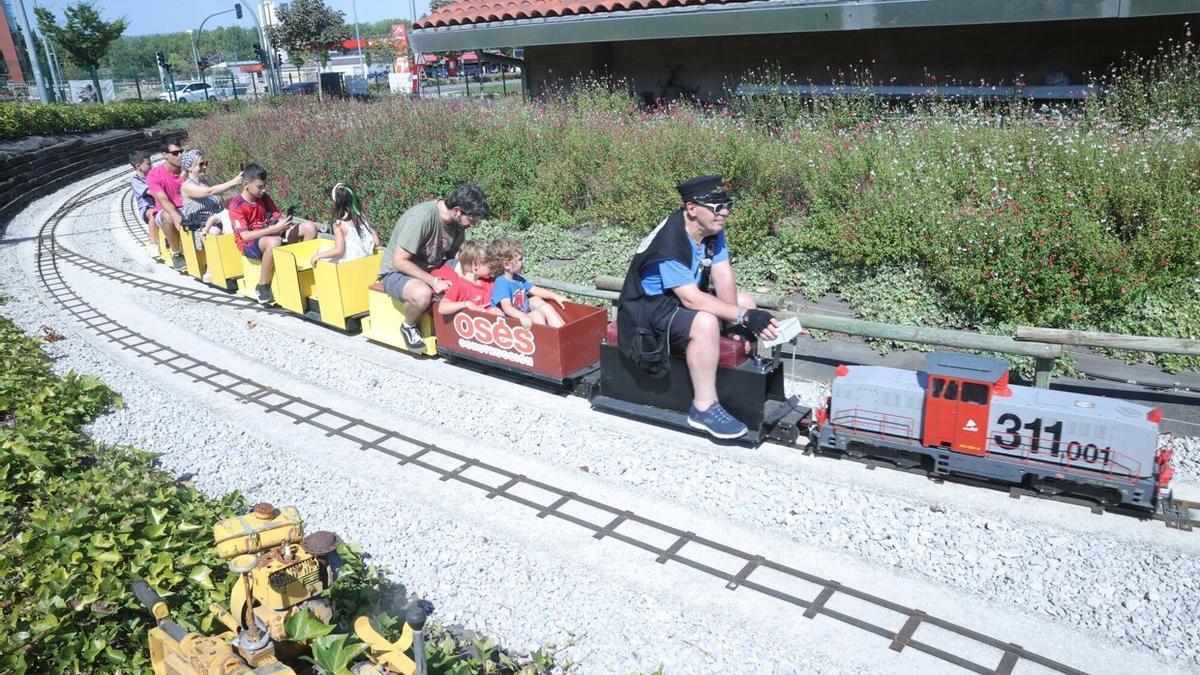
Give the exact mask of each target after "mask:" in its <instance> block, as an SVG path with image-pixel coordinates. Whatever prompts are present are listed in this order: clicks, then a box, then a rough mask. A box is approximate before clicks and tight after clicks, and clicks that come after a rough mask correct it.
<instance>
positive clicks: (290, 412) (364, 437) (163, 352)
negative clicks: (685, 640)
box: [36, 178, 1083, 673]
mask: <svg viewBox="0 0 1200 675" xmlns="http://www.w3.org/2000/svg"><path fill="white" fill-rule="evenodd" d="M114 180H115V179H111V178H109V179H103V180H100V181H97V182H94V183H92V184H90V185H88V186H86V187H84V188H82V189H80V190H79V191H78V192H77V193H76V194H75V195H74V196H72V197H71V198H70V199H69V200H68V201H67V202H66V203H64V204H63V205H62V206H61V207H60V208H59V209H58V210H56V211H55V212H54V213H53V214H52V215H51V216H50V217H49V218H48V219H47V221H46V222H45V223H44V224H43V225H42V227H41V229H40V231H39V234H38V241H37V256H36V265H37V274H38V277H39V279H40V282H41V284H42V285H43V287H44V288H45V289H46V291H47V292H48V293H49V295H50V297H51V298H52V299H53V300H54V302H55V303H56V304H57V305H58V306H59V307H61V308H62V309H63V310H65V311H66V312H67V313H68V314H70V315H71V316H72V317H73V318H74V319H76V320H77V321H79V322H80V323H82V324H83V325H85V326H87V327H88V328H89V329H90V330H92V331H93V332H94V333H95V334H96V335H98V336H100V337H103V338H104V339H106V340H108V341H109V342H112V343H114V344H116V345H118V346H119V347H120V348H122V349H125V350H129V351H132V352H134V353H135V354H137V355H138V356H142V357H145V358H146V359H148V360H149V361H150V362H151V363H153V364H155V365H156V366H161V367H164V368H167V369H169V370H171V371H172V372H174V373H176V374H179V375H182V376H186V377H188V378H190V379H191V380H193V381H194V382H202V383H205V384H207V385H209V386H211V387H212V388H213V390H214V391H216V392H218V393H219V394H222V395H227V396H230V397H233V398H234V399H236V400H237V401H238V402H240V403H242V404H245V405H252V406H257V407H259V408H261V409H262V412H264V413H269V414H279V415H282V416H285V417H287V418H290V419H291V420H292V422H293V423H294V424H297V425H306V426H310V427H314V428H316V429H319V430H321V431H323V432H324V434H325V435H326V436H330V437H334V436H336V437H340V438H343V439H347V440H350V441H353V442H354V443H357V444H358V445H359V447H360V448H361V449H362V450H373V451H375V452H379V453H381V454H384V455H387V456H389V457H391V458H394V459H395V460H397V462H398V463H399V464H401V465H412V466H416V467H420V468H422V469H425V470H427V471H430V472H433V473H435V474H437V475H438V476H439V478H440V480H442V481H456V482H458V483H461V484H464V485H468V486H470V487H473V488H476V489H477V490H479V491H480V492H481V493H482V494H483V496H484V498H485V499H496V498H502V499H506V500H509V501H512V502H514V503H517V504H519V505H522V506H524V507H527V508H528V509H529V510H530V511H532V512H533V513H534V514H535V516H536V517H538V518H547V517H552V518H557V519H560V520H563V521H565V522H568V523H571V524H574V525H577V526H579V527H580V528H582V529H584V530H586V531H588V532H589V533H590V534H591V536H592V537H593V538H595V539H602V538H610V539H614V540H617V541H620V542H622V543H625V544H628V545H629V546H632V547H634V548H637V549H640V550H643V551H646V552H649V553H651V554H653V555H654V556H655V562H657V563H659V564H667V563H676V564H679V565H683V566H686V567H689V568H692V569H695V570H699V571H701V572H704V573H706V574H708V575H710V576H712V577H714V578H716V579H718V580H720V581H723V582H725V587H726V588H727V589H729V590H736V589H738V588H746V589H748V590H751V591H755V592H757V593H762V594H764V595H767V596H770V597H772V598H775V599H778V600H782V601H784V602H786V603H789V604H791V605H793V606H795V607H797V608H798V609H801V610H803V612H802V613H801V616H803V617H804V618H808V619H812V618H815V617H817V616H825V617H828V618H830V619H834V620H836V621H840V622H842V623H845V624H848V625H850V626H853V627H855V628H858V629H860V630H862V631H865V632H867V633H869V634H872V635H876V636H879V637H880V638H883V639H885V640H888V641H890V647H891V649H892V650H894V651H897V652H899V651H902V650H904V649H906V648H911V649H915V650H918V651H921V652H924V653H926V654H929V655H931V656H933V657H935V658H938V659H940V660H942V661H944V662H946V663H947V664H952V665H954V666H957V667H959V668H962V669H964V670H967V671H970V672H977V673H1009V672H1012V671H1013V670H1014V668H1016V667H1018V666H1021V665H1024V666H1028V665H1031V664H1036V665H1038V666H1041V667H1042V668H1045V669H1049V670H1051V671H1054V672H1061V673H1081V672H1083V671H1080V670H1077V669H1075V668H1072V667H1071V666H1069V665H1066V664H1063V663H1060V662H1058V661H1054V660H1052V659H1049V658H1046V657H1044V656H1041V655H1039V654H1036V653H1034V652H1031V651H1029V650H1027V649H1024V648H1022V647H1020V646H1018V645H1015V644H1011V643H1008V642H1005V641H1004V640H1002V639H1000V638H998V637H994V636H991V635H987V634H985V633H981V632H978V631H975V630H972V629H970V628H967V627H965V626H961V625H958V624H954V623H951V622H949V621H945V620H943V619H940V618H938V617H936V616H931V615H928V614H926V613H925V612H922V611H921V610H918V609H915V608H912V607H907V606H904V605H900V604H898V603H894V602H891V601H889V600H887V599H885V598H881V597H878V596H875V595H872V594H870V593H866V592H864V591H861V590H858V589H855V588H850V587H847V586H844V585H842V584H840V583H838V582H837V581H834V580H831V579H826V578H822V577H819V576H816V575H813V574H809V573H807V572H805V571H803V570H799V569H796V568H793V567H790V566H788V565H784V564H782V563H780V562H777V561H774V560H770V559H767V558H765V557H763V556H760V555H755V554H752V553H750V552H747V551H742V550H739V549H737V548H734V547H731V546H728V545H725V544H723V543H721V542H718V541H714V540H712V539H708V538H706V537H703V536H701V535H698V534H695V533H693V532H690V531H684V530H681V529H679V528H676V527H673V526H671V525H669V524H667V523H663V522H659V521H656V520H654V519H651V518H647V517H645V516H642V515H638V514H635V513H633V512H630V511H628V510H625V509H622V508H621V507H619V506H616V505H612V504H607V503H604V502H601V501H598V500H595V499H591V498H589V497H587V496H584V495H580V494H576V493H575V492H570V491H565V490H562V489H560V488H558V487H556V486H554V485H550V484H547V483H544V482H541V481H538V480H536V479H534V478H530V477H528V476H525V475H522V474H518V473H514V472H511V471H509V470H506V469H505V468H503V467H500V466H495V465H492V464H488V463H485V462H482V461H480V460H478V459H475V458H472V457H468V456H466V455H462V454H460V453H457V452H453V451H450V450H447V449H445V448H442V447H439V446H438V445H436V444H432V443H428V442H425V441H423V440H420V439H416V438H413V437H410V436H407V435H405V434H403V433H400V432H397V431H394V430H391V429H387V428H384V427H381V426H379V425H376V424H372V423H368V422H365V421H363V420H361V419H357V418H354V417H351V416H348V415H345V414H344V413H341V412H340V411H338V410H335V409H332V408H329V407H326V406H322V405H320V404H318V403H315V402H311V401H307V400H305V399H303V398H300V397H298V396H295V395H292V394H289V393H288V392H285V391H281V390H278V389H275V388H273V387H271V386H269V385H267V384H264V383H260V382H257V381H254V380H251V379H248V378H245V377H242V376H240V375H238V374H236V373H233V372H230V371H229V370H226V369H223V368H217V367H213V366H211V365H209V364H207V363H205V362H203V361H200V360H198V359H195V358H193V357H192V356H190V355H188V354H185V353H182V352H180V351H178V350H176V349H174V348H172V347H170V346H168V345H165V344H162V343H160V342H158V341H155V340H153V339H150V338H148V337H146V336H144V335H142V334H140V333H138V332H136V331H134V330H132V329H130V328H127V327H126V326H124V325H122V324H121V323H119V322H117V321H115V320H113V319H112V318H110V317H108V316H106V315H104V314H103V313H101V312H100V311H98V310H97V309H95V308H94V307H93V306H92V305H91V304H90V303H88V302H87V301H86V300H85V299H83V298H82V297H80V296H79V295H78V294H77V293H76V292H75V290H74V289H73V288H72V287H71V286H70V285H69V284H67V283H66V282H65V280H64V279H63V276H62V272H61V270H60V265H61V264H62V263H67V264H71V265H76V266H78V267H80V268H82V269H85V270H88V271H91V272H94V273H97V274H101V275H104V276H106V277H109V278H112V279H115V280H117V281H120V282H122V283H127V284H131V285H135V286H139V287H143V288H146V289H147V290H153V291H156V292H161V293H169V294H172V295H178V296H180V297H184V298H188V299H191V300H196V301H200V302H209V303H214V304H224V305H235V306H238V307H245V308H257V309H260V310H262V311H278V310H266V309H263V308H261V307H258V306H257V305H255V304H254V303H252V302H250V301H248V300H244V299H241V298H237V297H234V296H229V295H227V294H225V293H221V292H217V291H205V290H197V289H192V288H185V287H182V286H174V285H169V284H161V283H159V282H157V281H154V280H150V279H147V278H145V277H140V276H137V275H133V274H129V273H126V272H122V271H120V270H114V269H113V268H111V267H108V266H106V265H103V264H101V263H98V262H96V261H94V260H91V259H89V258H86V257H84V256H82V255H79V254H76V253H73V252H71V251H69V250H67V249H65V248H64V247H63V246H61V245H60V244H59V243H58V242H57V240H56V238H55V232H56V229H57V227H58V225H59V224H60V223H61V222H63V221H64V220H65V219H66V218H67V217H68V216H69V215H70V214H71V213H72V212H73V211H74V210H76V209H78V208H79V207H81V206H83V205H84V204H87V203H89V202H90V201H94V200H98V199H102V198H104V197H107V196H110V195H112V194H114V193H116V192H119V191H121V189H122V188H123V186H120V185H118V186H116V187H111V184H112V183H113V182H114ZM125 212H127V210H124V209H123V213H125ZM126 219H127V221H128V216H126ZM127 226H128V222H127ZM131 231H132V232H135V233H136V232H137V230H136V229H131ZM468 472H469V473H470V475H466V474H468ZM522 487H526V488H534V489H535V490H536V491H540V492H542V493H546V494H548V495H551V496H552V498H551V499H549V500H548V501H546V502H541V501H538V500H534V499H530V498H527V497H523V496H521V495H519V494H517V490H519V489H520V488H522ZM526 492H528V490H526ZM570 504H580V505H585V506H587V507H590V508H591V510H593V511H597V512H600V513H602V514H604V516H603V517H602V518H600V519H589V518H583V517H579V516H576V515H572V514H570V513H567V512H566V511H565V510H564V507H566V506H568V505H570ZM627 525H636V526H639V527H637V528H636V530H637V531H638V532H639V533H644V532H646V531H647V530H649V531H650V532H652V533H653V534H654V535H657V536H656V537H647V536H645V535H644V534H642V535H637V534H633V533H631V532H630V530H632V529H635V528H632V527H627ZM623 527H624V529H622V528H623ZM663 535H665V537H666V540H670V541H672V542H673V543H671V544H670V545H669V546H666V547H662V546H659V545H656V544H654V543H652V542H651V541H650V539H656V540H664V536H663ZM711 552H717V553H720V554H724V555H725V556H730V557H733V558H735V559H738V560H740V561H741V568H740V570H739V571H737V572H736V573H730V572H728V571H724V570H721V569H718V568H716V567H713V566H711V565H708V564H706V563H704V562H702V559H704V557H705V554H707V553H711ZM760 570H767V571H771V572H774V574H773V575H771V576H772V577H773V578H775V577H779V576H780V575H782V576H783V578H784V579H785V580H786V581H788V582H793V583H790V584H783V583H773V582H768V581H765V580H764V581H760V580H758V579H756V578H755V576H756V573H757V572H759V571H760ZM763 576H766V575H764V574H758V577H759V578H761V577H763ZM796 581H800V582H805V583H807V584H809V585H810V587H814V588H815V589H816V591H815V594H814V595H813V596H812V597H809V598H802V597H798V596H797V595H794V594H792V593H789V592H787V591H784V590H782V589H783V587H785V585H786V587H789V588H794V587H796V584H795V583H794V582H796ZM839 594H840V595H844V596H848V597H850V598H853V599H855V600H857V601H859V603H865V604H866V605H868V606H869V608H870V609H872V610H876V611H873V612H863V613H862V614H861V615H858V616H856V615H855V614H852V613H848V612H843V611H838V610H834V609H831V608H830V607H829V606H828V602H829V601H830V600H831V599H832V598H834V596H835V595H839ZM880 609H882V610H886V611H888V612H891V613H893V614H894V615H896V616H897V617H898V620H897V622H896V624H897V625H891V626H888V625H880V624H879V623H873V622H872V621H870V620H868V619H866V618H864V616H878V611H877V610H880ZM924 625H928V626H933V627H936V628H938V629H941V630H944V631H948V632H950V633H953V634H954V635H956V636H958V637H959V638H961V639H962V640H964V641H966V642H967V643H972V644H971V645H969V646H970V647H972V648H971V649H969V650H968V651H970V652H971V653H978V651H979V650H978V647H979V646H985V647H988V648H991V649H992V650H995V651H994V653H996V654H997V655H998V661H997V662H996V663H994V664H992V665H985V664H981V663H978V662H976V661H973V660H971V659H969V658H966V657H964V656H961V655H959V654H955V653H952V652H950V651H947V650H944V649H941V648H938V647H935V646H933V645H932V644H929V643H926V642H922V641H921V639H919V637H920V636H919V631H920V629H921V627H922V626H924ZM1022 662H1025V663H1024V664H1022Z"/></svg>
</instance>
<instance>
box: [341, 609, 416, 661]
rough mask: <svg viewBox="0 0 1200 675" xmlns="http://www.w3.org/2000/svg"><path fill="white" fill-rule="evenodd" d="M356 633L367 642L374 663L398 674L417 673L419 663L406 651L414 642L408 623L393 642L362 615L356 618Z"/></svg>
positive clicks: (369, 655)
mask: <svg viewBox="0 0 1200 675" xmlns="http://www.w3.org/2000/svg"><path fill="white" fill-rule="evenodd" d="M354 634H355V635H357V636H358V639H359V640H362V641H363V642H364V643H366V645H367V658H369V659H370V660H371V662H372V663H374V664H376V665H379V666H382V667H383V668H385V669H386V672H387V673H395V674H396V675H413V674H414V673H416V671H417V664H416V663H415V662H414V661H413V660H412V659H411V658H410V657H409V656H408V654H405V653H404V652H406V651H408V649H409V648H410V647H412V643H413V629H412V626H410V625H408V623H404V629H403V630H401V631H400V638H399V639H398V640H396V641H395V642H392V641H390V640H388V639H387V638H385V637H383V635H381V634H380V633H379V631H377V630H375V626H372V625H371V619H370V618H369V617H366V616H360V617H358V618H357V619H355V620H354Z"/></svg>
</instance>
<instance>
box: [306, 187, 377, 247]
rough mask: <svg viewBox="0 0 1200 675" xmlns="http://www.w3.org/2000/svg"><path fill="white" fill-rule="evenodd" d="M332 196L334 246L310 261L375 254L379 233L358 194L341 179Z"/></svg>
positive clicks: (331, 192)
mask: <svg viewBox="0 0 1200 675" xmlns="http://www.w3.org/2000/svg"><path fill="white" fill-rule="evenodd" d="M329 196H330V198H331V199H333V247H332V248H323V249H321V250H320V251H317V253H316V255H314V256H313V257H312V260H311V261H309V262H310V264H312V265H316V264H317V261H318V260H331V261H333V262H335V263H340V262H347V261H350V260H358V259H359V258H365V257H367V256H369V255H372V254H374V253H375V249H377V248H379V233H378V232H376V231H375V228H373V227H371V223H370V222H369V221H368V220H367V216H366V214H364V213H363V207H362V205H361V204H360V203H359V201H358V195H356V194H354V190H352V189H350V187H349V186H348V185H346V184H345V183H338V184H337V185H334V186H333V190H331V191H330V193H329Z"/></svg>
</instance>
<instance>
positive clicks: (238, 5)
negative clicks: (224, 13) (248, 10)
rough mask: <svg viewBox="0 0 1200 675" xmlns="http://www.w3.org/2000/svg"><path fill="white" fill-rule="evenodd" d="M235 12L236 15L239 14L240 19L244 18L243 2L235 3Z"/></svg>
mask: <svg viewBox="0 0 1200 675" xmlns="http://www.w3.org/2000/svg"><path fill="white" fill-rule="evenodd" d="M233 13H234V15H235V16H237V18H239V19H240V18H242V3H240V2H238V3H234V5H233Z"/></svg>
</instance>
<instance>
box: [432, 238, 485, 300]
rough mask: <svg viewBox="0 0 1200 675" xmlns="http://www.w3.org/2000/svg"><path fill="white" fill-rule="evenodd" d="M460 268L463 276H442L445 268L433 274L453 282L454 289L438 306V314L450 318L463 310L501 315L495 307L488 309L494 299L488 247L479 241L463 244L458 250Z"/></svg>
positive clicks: (452, 288)
mask: <svg viewBox="0 0 1200 675" xmlns="http://www.w3.org/2000/svg"><path fill="white" fill-rule="evenodd" d="M458 267H459V270H461V271H462V274H461V275H445V276H442V275H441V274H438V273H439V272H441V271H442V269H445V268H438V270H436V271H434V272H433V274H434V275H436V276H440V277H442V278H444V279H447V280H448V281H450V288H448V289H446V292H445V293H444V294H443V295H442V301H441V303H439V304H438V314H441V315H443V316H448V315H450V314H455V313H457V312H459V311H461V310H463V309H473V310H475V311H477V312H487V313H489V314H500V312H499V311H498V310H496V308H495V307H491V308H489V307H488V303H489V302H491V299H492V285H493V282H492V268H491V267H490V266H489V265H488V260H487V247H486V246H484V245H483V244H481V243H479V242H478V241H467V242H463V245H462V247H460V248H459V249H458Z"/></svg>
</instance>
